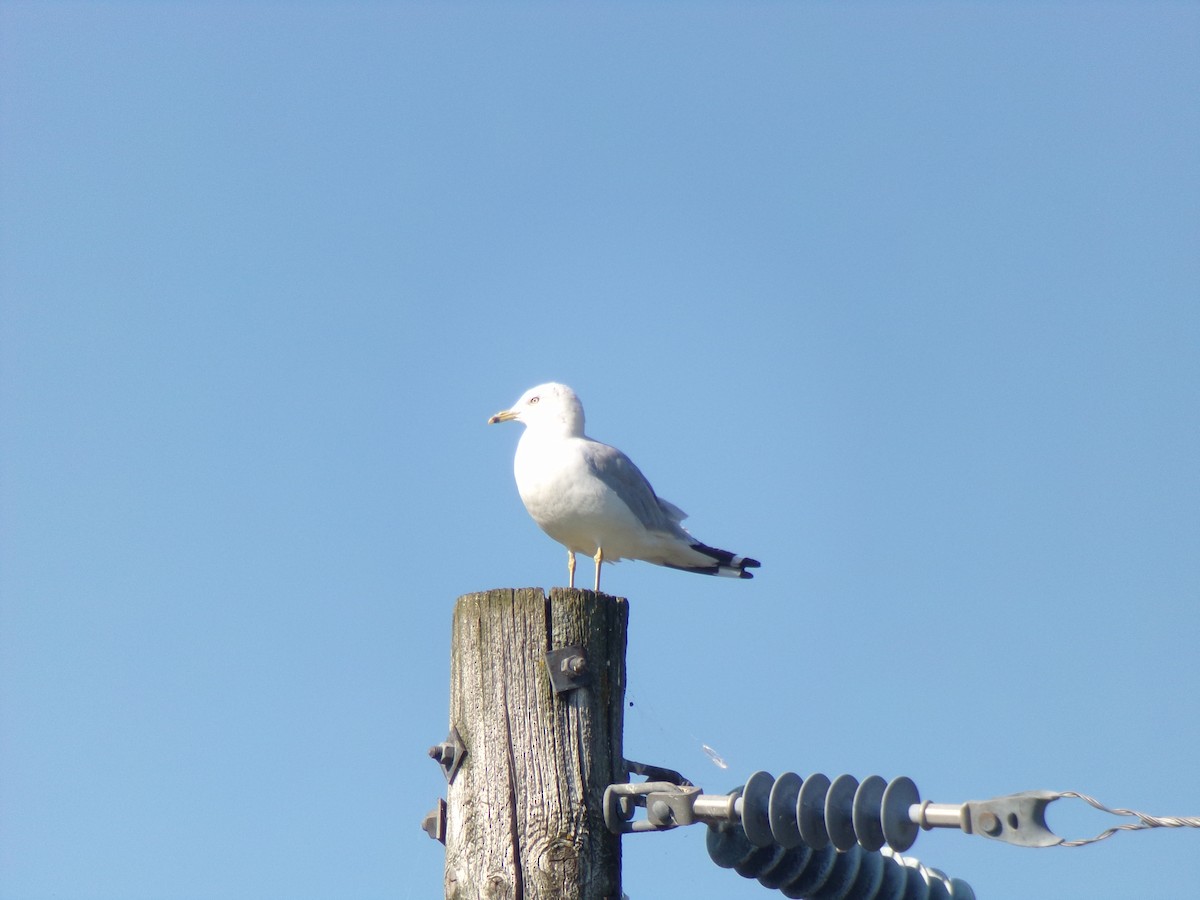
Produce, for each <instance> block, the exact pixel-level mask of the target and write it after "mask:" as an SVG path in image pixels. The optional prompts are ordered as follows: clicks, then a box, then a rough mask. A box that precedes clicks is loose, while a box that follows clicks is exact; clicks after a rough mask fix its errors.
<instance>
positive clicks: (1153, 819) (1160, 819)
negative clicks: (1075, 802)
mask: <svg viewBox="0 0 1200 900" xmlns="http://www.w3.org/2000/svg"><path fill="white" fill-rule="evenodd" d="M1059 796H1060V797H1074V798H1077V799H1079V800H1082V801H1084V802H1085V803H1088V804H1089V805H1091V806H1093V807H1095V808H1096V809H1098V810H1100V811H1101V812H1106V813H1111V814H1112V815H1114V816H1133V817H1134V818H1135V819H1137V820H1138V821H1136V822H1127V823H1125V824H1124V825H1114V826H1113V827H1112V828H1109V829H1107V830H1105V831H1102V832H1100V833H1099V834H1098V835H1096V836H1095V837H1091V838H1083V839H1082V840H1078V841H1063V842H1062V843H1061V844H1060V845H1059V846H1060V847H1082V846H1084V845H1085V844H1094V843H1096V842H1097V841H1103V840H1107V839H1108V838H1110V837H1112V836H1113V835H1114V834H1116V833H1117V832H1118V831H1141V830H1142V829H1143V828H1200V816H1151V815H1148V814H1147V813H1143V812H1138V811H1137V810H1135V809H1119V808H1118V809H1110V808H1109V807H1107V806H1105V805H1104V804H1103V803H1101V802H1100V801H1099V800H1097V799H1096V798H1095V797H1089V796H1088V795H1087V794H1081V793H1079V792H1078V791H1062V792H1060V793H1059Z"/></svg>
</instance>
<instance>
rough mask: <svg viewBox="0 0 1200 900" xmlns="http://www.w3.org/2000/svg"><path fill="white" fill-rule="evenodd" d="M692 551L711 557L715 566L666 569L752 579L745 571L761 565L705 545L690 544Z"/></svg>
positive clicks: (754, 560)
mask: <svg viewBox="0 0 1200 900" xmlns="http://www.w3.org/2000/svg"><path fill="white" fill-rule="evenodd" d="M692 549H693V550H699V551H700V552H701V553H703V554H704V555H705V556H711V557H712V558H713V559H715V560H716V564H715V565H711V566H672V565H670V564H668V568H671V569H679V570H680V571H681V572H695V573H696V574H697V575H722V576H724V577H726V578H753V577H754V574H753V573H751V572H747V571H746V570H747V569H757V568H759V567H760V566H761V565H762V563H760V562H759V561H758V560H757V559H751V558H750V557H748V556H738V555H737V554H736V553H730V552H729V551H728V550H719V549H717V548H716V547H709V546H708V545H707V544H699V543H696V544H692Z"/></svg>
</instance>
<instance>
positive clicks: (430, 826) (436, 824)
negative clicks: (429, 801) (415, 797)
mask: <svg viewBox="0 0 1200 900" xmlns="http://www.w3.org/2000/svg"><path fill="white" fill-rule="evenodd" d="M421 828H422V829H423V830H424V831H425V833H426V834H427V835H429V836H430V837H431V838H433V839H434V840H435V841H441V842H442V843H443V844H444V843H446V801H445V800H443V799H442V798H441V797H438V802H437V806H435V807H434V808H433V809H431V810H430V811H429V812H427V813H426V814H425V818H424V819H422V820H421Z"/></svg>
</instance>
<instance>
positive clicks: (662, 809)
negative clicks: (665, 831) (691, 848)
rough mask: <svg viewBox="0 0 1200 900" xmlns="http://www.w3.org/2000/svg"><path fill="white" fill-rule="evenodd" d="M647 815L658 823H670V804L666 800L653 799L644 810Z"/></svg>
mask: <svg viewBox="0 0 1200 900" xmlns="http://www.w3.org/2000/svg"><path fill="white" fill-rule="evenodd" d="M646 813H647V815H648V816H649V817H650V818H651V819H652V820H653V821H655V822H657V823H658V824H660V825H670V824H671V820H672V818H673V816H672V814H671V804H669V803H668V802H667V801H666V800H655V801H654V802H653V803H651V804H650V808H649V809H648V810H646Z"/></svg>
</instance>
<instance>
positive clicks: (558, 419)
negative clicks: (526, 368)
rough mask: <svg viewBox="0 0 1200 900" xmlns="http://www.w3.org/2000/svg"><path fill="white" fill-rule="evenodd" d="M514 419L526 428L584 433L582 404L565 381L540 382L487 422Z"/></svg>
mask: <svg viewBox="0 0 1200 900" xmlns="http://www.w3.org/2000/svg"><path fill="white" fill-rule="evenodd" d="M514 421H515V422H520V423H521V424H522V425H524V426H525V427H526V428H531V429H537V430H540V431H541V430H544V431H547V432H557V433H560V434H564V435H568V436H573V437H578V436H582V435H583V404H582V403H580V402H579V398H578V397H576V396H575V392H574V391H573V390H571V389H570V388H569V387H567V386H566V385H565V384H555V383H553V382H550V383H549V384H539V385H538V386H537V387H533V388H530V389H529V390H527V391H526V392H525V393H524V394H522V395H521V399H519V400H518V401H517V402H516V403H514V404H513V405H512V406H511V407H510V408H509V409H505V410H502V411H500V412H498V413H496V414H495V415H494V416H492V417H491V418H490V419H488V424H489V425H495V424H496V423H497V422H514Z"/></svg>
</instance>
